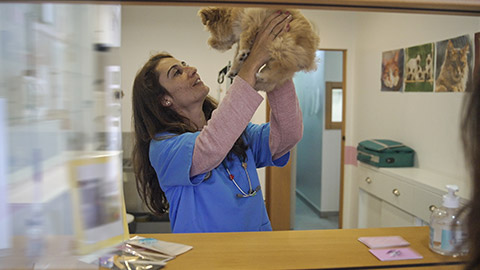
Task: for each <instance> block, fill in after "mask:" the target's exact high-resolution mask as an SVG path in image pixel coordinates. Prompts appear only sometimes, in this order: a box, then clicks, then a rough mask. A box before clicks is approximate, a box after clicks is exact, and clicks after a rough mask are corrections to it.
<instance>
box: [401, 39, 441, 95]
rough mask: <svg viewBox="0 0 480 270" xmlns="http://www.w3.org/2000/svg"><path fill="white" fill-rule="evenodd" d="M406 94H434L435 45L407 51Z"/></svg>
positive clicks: (429, 44)
mask: <svg viewBox="0 0 480 270" xmlns="http://www.w3.org/2000/svg"><path fill="white" fill-rule="evenodd" d="M405 56H406V59H405V92H433V84H434V80H433V67H434V59H435V47H434V44H433V43H427V44H423V45H418V46H413V47H409V48H406V49H405Z"/></svg>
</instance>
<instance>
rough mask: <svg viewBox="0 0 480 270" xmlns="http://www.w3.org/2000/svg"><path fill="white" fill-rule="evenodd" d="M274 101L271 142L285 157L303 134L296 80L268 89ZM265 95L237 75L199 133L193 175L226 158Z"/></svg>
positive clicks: (275, 155)
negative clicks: (294, 82)
mask: <svg viewBox="0 0 480 270" xmlns="http://www.w3.org/2000/svg"><path fill="white" fill-rule="evenodd" d="M267 98H268V101H269V103H270V108H271V113H270V136H269V146H270V152H271V153H272V157H273V159H274V160H275V159H276V158H279V157H281V156H282V155H284V154H285V153H287V152H288V151H290V149H292V148H293V147H294V146H295V145H296V144H297V143H298V142H299V141H300V139H301V138H302V135H303V122H302V112H301V110H300V106H299V103H298V99H297V95H296V93H295V86H294V85H293V82H292V80H288V81H286V82H285V83H284V84H283V85H281V86H277V88H276V89H275V90H273V91H270V92H268V93H267ZM262 101H263V97H262V96H261V95H260V94H259V93H258V92H257V91H256V90H255V89H253V88H252V87H251V86H250V85H249V84H248V83H247V82H246V81H245V80H243V79H242V78H241V77H239V76H237V77H235V80H234V82H233V84H232V85H231V86H230V89H229V90H228V91H227V94H226V95H225V97H224V99H223V100H222V102H221V103H220V105H219V106H218V108H217V109H216V110H215V111H214V112H213V114H212V117H211V119H210V120H209V121H208V122H207V125H206V126H204V127H203V129H202V131H201V132H200V134H199V135H198V137H197V139H196V141H195V146H194V149H193V158H192V167H191V169H190V176H194V175H198V174H201V173H205V172H208V171H211V170H212V169H214V168H216V167H217V166H218V165H220V163H221V162H222V161H223V160H224V159H225V157H226V155H227V154H228V152H229V151H230V149H231V148H232V146H233V144H234V143H235V141H236V140H237V139H238V137H240V135H241V134H242V132H243V130H244V129H245V128H246V126H247V124H248V123H249V122H250V120H251V118H252V117H253V114H254V113H255V111H256V110H257V108H258V106H260V104H261V103H262Z"/></svg>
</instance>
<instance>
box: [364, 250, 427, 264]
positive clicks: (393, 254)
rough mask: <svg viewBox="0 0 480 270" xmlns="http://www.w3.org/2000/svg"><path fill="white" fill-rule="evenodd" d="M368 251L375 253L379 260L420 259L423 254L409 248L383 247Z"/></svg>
mask: <svg viewBox="0 0 480 270" xmlns="http://www.w3.org/2000/svg"><path fill="white" fill-rule="evenodd" d="M368 251H370V253H372V254H373V255H375V257H377V258H378V259H379V260H380V261H398V260H413V259H422V258H423V256H422V255H420V254H418V253H417V252H415V251H414V250H413V249H411V248H408V247H407V248H384V249H370V250H368Z"/></svg>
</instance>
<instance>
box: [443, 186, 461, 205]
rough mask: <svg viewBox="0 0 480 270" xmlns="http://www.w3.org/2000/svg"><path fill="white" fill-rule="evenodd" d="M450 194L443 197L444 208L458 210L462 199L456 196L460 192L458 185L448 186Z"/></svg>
mask: <svg viewBox="0 0 480 270" xmlns="http://www.w3.org/2000/svg"><path fill="white" fill-rule="evenodd" d="M446 187H447V190H448V193H447V194H445V195H443V206H445V207H447V208H458V207H459V206H460V198H459V197H458V196H457V195H456V194H455V192H457V191H458V186H457V185H447V186H446Z"/></svg>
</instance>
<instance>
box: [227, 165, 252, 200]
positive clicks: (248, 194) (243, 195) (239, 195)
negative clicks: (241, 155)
mask: <svg viewBox="0 0 480 270" xmlns="http://www.w3.org/2000/svg"><path fill="white" fill-rule="evenodd" d="M222 165H223V167H224V168H225V170H226V171H227V174H228V178H229V179H230V180H231V181H232V183H233V184H234V185H235V186H236V187H237V189H238V190H239V191H240V193H237V195H236V196H237V198H248V197H253V196H255V195H257V191H259V190H260V186H257V187H256V188H255V189H252V181H251V180H250V175H249V174H248V170H247V163H246V162H245V161H242V168H243V170H244V171H245V174H246V175H247V180H248V192H245V191H244V190H243V189H242V188H241V187H240V186H239V185H238V184H237V181H235V177H234V176H233V174H232V173H231V172H230V170H229V169H228V167H227V163H226V162H225V160H224V161H223V162H222Z"/></svg>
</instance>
